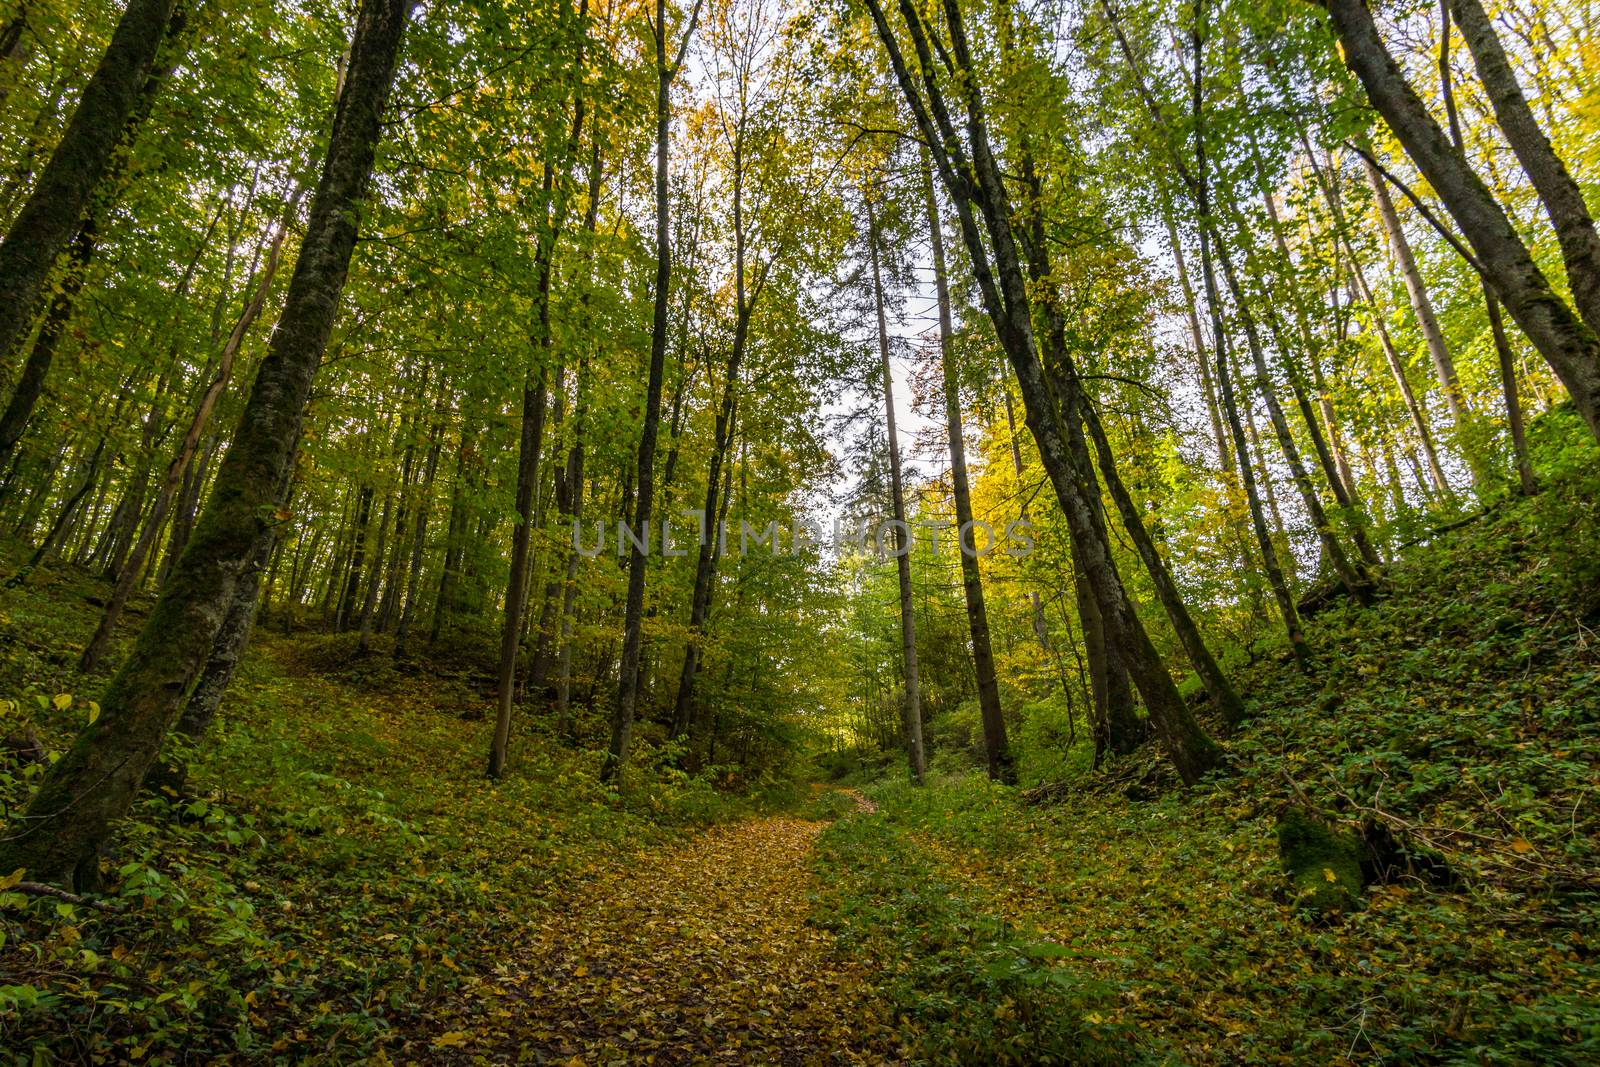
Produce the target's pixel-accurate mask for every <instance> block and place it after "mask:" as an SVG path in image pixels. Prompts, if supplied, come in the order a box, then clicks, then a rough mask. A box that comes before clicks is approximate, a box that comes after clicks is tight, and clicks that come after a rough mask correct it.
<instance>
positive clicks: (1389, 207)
mask: <svg viewBox="0 0 1600 1067" xmlns="http://www.w3.org/2000/svg"><path fill="white" fill-rule="evenodd" d="M1361 168H1362V170H1364V171H1365V172H1366V175H1367V184H1368V185H1369V186H1370V187H1371V188H1372V199H1373V200H1374V201H1375V202H1376V203H1377V205H1378V217H1379V218H1380V219H1381V220H1382V221H1383V232H1384V233H1385V235H1387V236H1388V238H1389V248H1390V250H1391V251H1392V252H1394V260H1395V263H1396V265H1398V266H1399V268H1400V277H1401V278H1402V279H1404V281H1405V283H1406V295H1407V296H1408V297H1410V299H1411V311H1412V313H1413V314H1415V315H1416V317H1417V329H1418V330H1419V331H1421V333H1422V341H1423V344H1425V345H1426V346H1427V349H1428V358H1429V359H1431V360H1432V361H1433V372H1434V374H1436V375H1437V376H1438V378H1439V386H1440V388H1442V389H1443V390H1444V398H1445V402H1446V403H1447V404H1449V405H1450V417H1451V418H1452V419H1454V420H1455V424H1456V427H1457V428H1458V429H1459V428H1461V427H1464V426H1466V425H1467V422H1468V420H1469V419H1471V417H1472V416H1471V413H1470V412H1469V411H1468V409H1467V401H1466V398H1465V397H1463V396H1462V394H1461V380H1460V378H1459V377H1458V376H1457V375H1456V361H1455V359H1454V358H1453V357H1452V356H1451V355H1450V346H1449V345H1447V344H1445V340H1444V331H1443V330H1441V329H1439V318H1438V316H1437V315H1435V314H1434V313H1433V301H1432V300H1430V299H1428V288H1427V286H1426V285H1424V284H1423V281H1422V271H1421V270H1420V269H1419V268H1418V267H1417V257H1416V256H1414V255H1412V254H1411V242H1410V241H1408V240H1407V239H1406V231H1405V228H1404V227H1403V226H1401V225H1400V216H1399V214H1398V213H1397V212H1396V211H1395V209H1394V200H1393V199H1392V198H1391V197H1390V196H1389V187H1388V186H1387V185H1385V184H1384V181H1383V176H1382V175H1381V174H1379V173H1378V168H1377V167H1375V166H1373V164H1372V160H1370V159H1368V158H1367V157H1366V156H1362V157H1361ZM1469 466H1470V465H1469Z"/></svg>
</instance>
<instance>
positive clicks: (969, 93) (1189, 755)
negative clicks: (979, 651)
mask: <svg viewBox="0 0 1600 1067" xmlns="http://www.w3.org/2000/svg"><path fill="white" fill-rule="evenodd" d="M867 6H868V9H869V11H870V12H871V15H872V19H873V22H874V24H875V27H876V29H877V32H878V37H879V40H880V41H881V42H882V43H883V45H884V49H885V51H886V52H887V53H888V56H889V60H890V63H891V65H892V68H893V71H894V75H895V79H896V81H897V83H898V84H899V86H900V89H901V92H902V94H903V95H904V96H905V99H906V102H907V104H908V105H909V106H910V108H911V110H912V113H913V116H914V117H915V119H916V123H917V127H918V132H919V133H920V134H921V135H922V139H923V140H924V141H925V142H927V143H928V144H929V146H930V149H931V150H932V152H933V155H934V162H935V163H936V164H937V166H938V169H939V175H940V179H941V181H942V182H943V184H944V186H945V188H946V190H947V191H948V192H949V193H950V198H951V202H952V203H953V205H954V206H955V209H956V214H957V218H958V221H959V222H960V225H961V233H962V240H963V242H964V243H965V244H966V246H967V251H968V254H969V256H970V258H971V261H972V267H973V275H974V278H975V280H976V281H977V283H978V290H979V293H980V296H981V297H982V302H983V306H984V311H985V312H986V313H987V314H988V316H989V318H990V321H991V322H992V323H993V324H994V326H995V332H996V333H997V335H998V336H999V340H1000V344H1001V347H1002V349H1003V350H1004V351H1005V353H1006V356H1007V359H1008V360H1009V361H1010V363H1011V367H1012V370H1013V372H1014V373H1015V374H1016V376H1017V382H1018V385H1019V387H1020V390H1021V394H1022V400H1023V407H1024V412H1025V420H1026V423H1027V426H1028V429H1029V430H1030V431H1032V433H1033V436H1034V440H1035V442H1036V443H1037V445H1038V448H1039V457H1040V462H1041V464H1042V465H1043V467H1044V469H1045V473H1046V474H1047V475H1048V476H1049V477H1050V481H1051V485H1052V487H1053V488H1054V489H1055V492H1056V498H1057V500H1059V501H1060V503H1061V507H1062V511H1063V513H1064V514H1065V516H1066V518H1067V522H1068V525H1069V527H1070V528H1071V529H1072V531H1073V535H1074V541H1075V547H1081V548H1082V553H1081V563H1082V565H1083V568H1084V572H1085V574H1086V575H1087V578H1088V583H1089V585H1090V587H1091V589H1092V591H1093V595H1094V596H1095V599H1096V601H1097V603H1098V605H1099V607H1100V610H1101V613H1102V615H1103V616H1104V620H1105V625H1106V631H1107V640H1108V643H1110V644H1115V645H1117V646H1118V647H1119V648H1121V649H1123V650H1125V651H1126V653H1127V655H1128V667H1129V675H1130V677H1131V678H1132V680H1133V682H1134V684H1135V685H1136V686H1138V688H1139V692H1140V694H1141V695H1142V696H1143V697H1144V700H1145V706H1146V708H1147V709H1148V710H1149V713H1150V720H1151V723H1152V725H1154V727H1155V730H1156V733H1157V735H1158V736H1159V737H1160V738H1161V742H1162V747H1163V748H1164V749H1165V751H1166V753H1167V756H1168V758H1169V759H1171V760H1172V762H1173V765H1174V767H1175V768H1176V769H1177V771H1178V774H1179V776H1180V777H1181V778H1182V779H1183V780H1184V781H1185V782H1189V783H1193V782H1196V781H1198V780H1199V779H1200V778H1201V777H1202V776H1203V775H1204V774H1205V773H1207V772H1208V771H1211V770H1215V769H1217V768H1219V767H1221V766H1222V765H1223V756H1222V751H1221V749H1219V748H1218V747H1217V746H1216V744H1215V742H1213V741H1212V740H1211V739H1210V738H1209V737H1208V736H1206V734H1205V733H1204V731H1202V730H1201V729H1200V728H1199V725H1198V724H1197V723H1196V722H1195V721H1194V718H1193V716H1192V715H1191V714H1190V713H1189V710H1188V708H1187V706H1186V705H1185V704H1184V702H1183V698H1182V696H1181V695H1180V694H1179V693H1178V690H1177V686H1176V685H1174V684H1173V681H1172V677H1171V676H1170V675H1169V674H1168V673H1167V670H1166V666H1165V664H1164V663H1162V661H1161V656H1160V654H1159V653H1158V652H1157V651H1156V649H1155V646H1154V645H1153V644H1151V642H1150V638H1149V635H1148V634H1146V633H1145V631H1144V627H1143V625H1142V624H1141V623H1140V621H1139V619H1138V616H1137V615H1136V614H1135V613H1134V610H1133V605H1132V604H1131V603H1130V602H1129V600H1128V597H1127V592H1126V590H1125V589H1123V587H1122V583H1121V580H1120V578H1119V577H1118V576H1117V574H1116V571H1115V569H1114V568H1113V566H1112V563H1111V558H1110V553H1109V548H1108V546H1107V545H1106V543H1105V541H1104V539H1103V537H1101V536H1099V534H1098V533H1097V531H1096V525H1095V509H1094V504H1093V502H1091V500H1090V499H1089V498H1088V496H1087V494H1086V493H1085V491H1084V486H1085V485H1087V484H1090V483H1091V480H1092V475H1091V474H1090V473H1089V472H1087V471H1085V470H1083V469H1082V468H1081V467H1080V466H1079V463H1078V461H1077V458H1076V457H1075V456H1074V455H1073V454H1072V452H1071V450H1070V449H1069V446H1068V432H1069V430H1068V427H1066V426H1064V425H1063V418H1062V412H1063V410H1070V406H1069V407H1068V408H1063V406H1062V405H1061V403H1060V402H1059V401H1058V398H1057V396H1056V391H1055V389H1054V387H1053V386H1052V384H1051V382H1050V380H1049V378H1048V377H1047V375H1046V374H1045V371H1044V366H1043V364H1042V362H1041V360H1040V357H1039V349H1038V346H1037V343H1036V340H1035V336H1034V329H1033V322H1032V305H1031V303H1030V298H1029V292H1028V290H1029V280H1028V277H1027V274H1026V271H1025V270H1024V266H1023V261H1022V257H1021V255H1020V253H1019V250H1018V245H1017V240H1016V236H1015V234H1014V232H1013V229H1012V222H1011V220H1012V218H1013V212H1012V210H1011V205H1010V202H1009V197H1008V196H1007V194H1006V191H1005V186H1004V182H1003V180H1002V178H1001V174H1000V168H999V164H998V162H997V161H996V159H995V158H994V155H993V152H992V149H991V147H990V141H989V132H988V122H987V119H986V118H985V114H984V108H983V103H982V97H981V94H980V91H979V89H978V87H977V83H976V81H975V80H974V79H973V78H971V77H970V76H967V77H962V78H960V79H958V80H959V82H960V91H961V92H962V94H963V96H964V104H965V111H966V115H965V121H964V125H965V127H966V131H965V132H966V137H965V139H963V138H962V136H961V135H960V134H959V133H958V132H957V130H956V127H955V124H954V122H953V121H952V119H951V115H950V112H949V109H948V108H947V107H946V104H945V99H944V92H943V89H942V88H941V87H940V85H939V78H938V73H937V72H938V71H939V70H940V69H942V67H941V65H940V63H939V61H937V60H936V59H935V58H934V55H933V49H932V46H931V45H930V43H929V41H928V35H927V33H926V31H925V28H924V25H923V22H922V16H921V13H920V12H919V11H918V9H917V8H916V6H915V4H914V3H912V0H900V4H899V10H900V14H901V16H902V18H903V20H904V22H905V24H906V27H907V30H908V32H909V33H910V35H911V38H912V42H913V45H914V47H915V50H916V58H917V64H918V70H919V71H920V75H921V82H920V87H919V84H918V81H917V80H914V78H913V75H912V73H911V69H910V68H909V66H908V65H907V63H906V61H905V58H904V56H903V54H902V53H901V51H900V45H899V41H898V39H897V38H896V36H895V34H894V31H893V30H892V29H891V28H890V26H889V23H888V20H887V19H886V18H885V16H884V13H883V7H882V4H881V2H880V0H868V4H867ZM944 15H945V21H946V23H947V25H948V29H949V34H950V44H951V52H952V62H953V63H954V64H955V65H956V67H957V68H958V69H959V70H961V71H968V72H970V71H971V69H972V60H971V52H970V49H969V48H968V45H967V40H966V32H965V28H964V26H963V24H962V19H961V12H960V9H959V8H958V7H957V0H945V3H944ZM968 152H970V157H969V156H968ZM974 208H976V209H977V210H978V212H979V213H980V214H981V215H982V218H983V229H982V230H980V229H979V223H978V219H977V217H976V216H975V215H974ZM985 233H986V234H987V237H988V240H987V241H985V239H984V237H985ZM991 248H992V250H993V252H992V263H993V267H991V252H990V250H991ZM1069 369H1070V365H1069Z"/></svg>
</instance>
